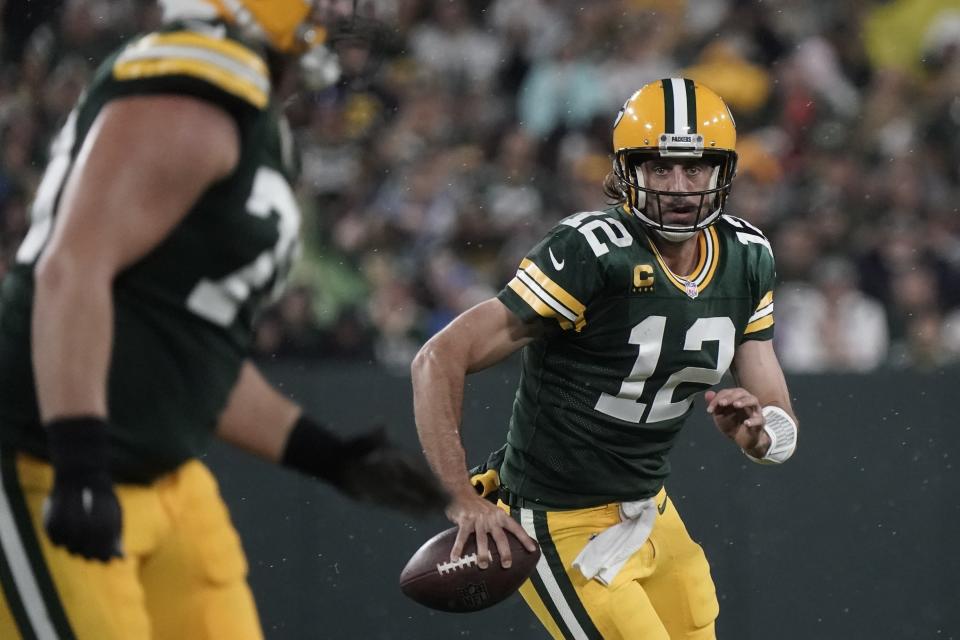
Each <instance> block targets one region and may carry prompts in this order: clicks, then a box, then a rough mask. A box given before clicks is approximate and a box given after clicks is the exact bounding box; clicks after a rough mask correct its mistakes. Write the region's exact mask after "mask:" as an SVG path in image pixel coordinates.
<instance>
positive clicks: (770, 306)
mask: <svg viewBox="0 0 960 640" xmlns="http://www.w3.org/2000/svg"><path fill="white" fill-rule="evenodd" d="M771 313H773V303H772V302H771V303H770V304H768V305H767V306H765V307H764V308H763V309H760V311H757V312H756V313H755V314H753V315H752V316H750V319H749V320H747V324H750V323H751V322H753V321H754V320H759V319H760V318H762V317H764V316H768V315H770V314H771Z"/></svg>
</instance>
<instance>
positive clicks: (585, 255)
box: [497, 223, 602, 332]
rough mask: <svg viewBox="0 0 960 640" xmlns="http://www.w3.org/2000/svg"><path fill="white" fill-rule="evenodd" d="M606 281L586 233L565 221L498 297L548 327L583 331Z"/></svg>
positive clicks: (523, 316) (524, 262)
mask: <svg viewBox="0 0 960 640" xmlns="http://www.w3.org/2000/svg"><path fill="white" fill-rule="evenodd" d="M601 283H602V272H601V265H600V263H599V262H598V260H597V256H596V255H595V254H594V252H593V251H592V250H591V248H590V246H589V244H588V242H587V240H586V238H585V237H584V236H583V234H581V233H580V232H579V231H578V230H577V229H576V228H574V227H571V226H568V225H565V224H563V223H561V224H559V225H557V226H556V227H554V228H553V230H551V231H550V233H548V234H547V236H546V237H545V238H544V239H543V240H541V241H540V242H539V243H538V244H537V245H536V246H535V247H534V248H533V249H532V250H531V251H530V252H529V253H528V254H527V255H526V257H525V258H524V259H523V260H522V261H521V262H520V266H519V268H518V269H517V273H516V275H514V277H513V278H512V279H511V280H510V281H509V282H508V283H507V286H505V287H504V288H503V290H502V291H501V292H500V293H499V294H498V295H497V298H498V299H499V300H500V301H501V302H503V303H504V304H505V305H506V306H507V308H509V309H510V310H511V311H513V313H515V314H516V315H517V316H519V317H520V318H521V319H522V320H523V321H525V322H538V323H541V324H542V325H543V326H544V328H546V329H547V331H548V332H555V331H558V330H559V331H575V332H579V331H581V330H582V329H583V327H584V326H585V325H586V323H587V318H586V310H587V306H588V305H589V303H590V301H591V300H592V299H593V298H594V297H595V294H596V293H597V292H598V291H599V289H600V287H601Z"/></svg>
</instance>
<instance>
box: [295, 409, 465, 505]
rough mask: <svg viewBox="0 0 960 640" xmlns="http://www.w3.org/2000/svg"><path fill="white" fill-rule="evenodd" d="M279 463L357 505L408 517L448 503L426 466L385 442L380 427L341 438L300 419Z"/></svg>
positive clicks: (384, 436) (383, 433) (385, 438)
mask: <svg viewBox="0 0 960 640" xmlns="http://www.w3.org/2000/svg"><path fill="white" fill-rule="evenodd" d="M282 463H283V465H284V466H287V467H290V468H292V469H296V470H298V471H301V472H303V473H307V474H309V475H312V476H315V477H317V478H320V479H322V480H326V481H327V482H329V483H330V484H332V485H333V486H334V487H336V488H337V489H339V490H340V491H342V492H343V493H344V494H345V495H347V496H349V497H350V498H353V499H354V500H357V501H359V502H368V503H371V504H377V505H381V506H384V507H390V508H392V509H398V510H400V511H404V512H407V513H411V514H413V515H418V516H419V515H426V514H428V513H431V512H436V513H442V512H443V509H444V508H445V507H446V506H447V502H448V501H449V498H448V496H447V494H446V493H445V492H444V491H443V489H442V488H441V487H440V484H439V483H438V482H437V480H436V478H434V476H433V474H432V473H431V472H430V469H429V468H428V467H427V465H426V464H425V463H424V462H422V461H421V460H418V459H417V458H415V457H414V456H412V455H410V454H408V453H405V452H404V451H401V450H400V449H398V448H397V447H396V446H394V445H393V444H392V443H390V441H389V440H388V439H387V436H386V433H385V432H384V430H383V429H382V428H378V429H374V430H372V431H370V432H368V433H365V434H363V435H360V436H355V437H352V438H346V439H344V438H340V437H338V436H336V435H334V434H333V433H331V432H330V431H328V430H327V429H326V428H324V427H322V426H321V425H319V424H317V423H315V422H313V421H312V420H310V419H309V418H306V417H301V418H300V420H299V421H297V424H296V425H295V426H294V429H293V431H292V432H291V433H290V437H289V439H288V440H287V444H286V448H285V450H284V453H283V457H282Z"/></svg>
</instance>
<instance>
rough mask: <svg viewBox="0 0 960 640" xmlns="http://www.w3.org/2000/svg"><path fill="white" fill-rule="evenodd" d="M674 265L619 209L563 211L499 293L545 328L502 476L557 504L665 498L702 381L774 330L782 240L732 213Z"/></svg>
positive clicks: (533, 347) (528, 494) (526, 377)
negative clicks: (686, 268)
mask: <svg viewBox="0 0 960 640" xmlns="http://www.w3.org/2000/svg"><path fill="white" fill-rule="evenodd" d="M698 242H699V256H700V257H699V264H698V265H697V266H696V268H695V269H694V272H693V273H692V274H689V275H687V276H685V277H680V276H678V275H676V274H674V273H672V272H671V271H670V270H669V269H668V268H667V266H666V264H665V263H664V261H663V259H662V258H661V256H660V255H659V253H658V251H657V249H656V246H655V245H654V243H653V242H652V241H651V238H650V235H649V233H648V231H647V230H646V228H645V227H644V226H643V225H642V224H641V223H639V222H638V221H637V220H636V218H634V217H633V216H632V215H630V214H629V213H627V212H626V210H625V209H623V208H621V207H616V208H612V209H608V210H606V211H602V212H601V211H593V212H587V213H578V214H576V215H573V216H571V217H569V218H566V219H565V220H563V221H562V222H561V223H560V224H558V225H557V226H556V227H555V228H554V229H553V230H552V231H551V232H550V233H548V234H547V236H546V237H545V238H544V239H543V240H542V241H541V242H540V243H539V244H538V245H537V246H536V247H534V248H533V250H532V251H531V252H530V253H529V254H528V255H527V257H526V258H525V259H524V260H523V262H521V264H520V268H519V269H518V270H517V274H516V276H515V277H514V278H513V279H512V280H511V281H510V282H509V283H508V285H507V286H506V287H505V288H504V289H503V291H502V292H501V293H500V294H499V296H498V297H499V299H500V300H501V301H502V302H503V303H504V304H505V305H506V306H507V307H508V308H509V309H510V310H511V311H513V313H515V314H517V315H518V316H519V317H520V318H521V319H523V320H524V321H526V322H537V323H540V324H542V325H543V327H544V335H543V337H541V338H538V339H537V340H535V341H534V342H532V343H531V344H529V345H528V346H526V347H525V348H524V350H523V354H522V371H521V378H520V385H519V389H518V390H517V395H516V399H515V401H514V405H513V415H512V418H511V421H510V431H509V434H508V437H507V444H508V446H507V451H506V457H505V460H504V464H503V467H502V469H501V480H502V482H503V484H504V486H505V487H506V488H507V489H508V490H510V491H511V492H512V493H513V494H516V495H518V496H520V497H522V498H524V499H525V500H526V501H528V502H533V503H535V504H539V505H541V506H543V507H545V508H552V509H573V508H584V507H590V506H596V505H600V504H606V503H610V502H619V501H627V500H637V499H641V498H646V497H649V496H653V495H655V494H656V493H657V492H658V491H659V489H660V487H661V486H662V485H663V482H664V479H665V478H666V477H667V475H668V474H669V472H670V463H669V460H668V454H669V452H670V449H671V447H672V446H673V443H674V440H675V439H676V436H677V433H678V432H679V431H680V428H681V427H682V426H683V423H684V420H685V419H686V417H687V416H688V415H689V413H690V411H691V410H692V402H693V396H694V394H696V393H697V392H700V391H703V390H704V389H706V388H708V387H710V386H712V385H714V384H716V383H718V382H720V379H721V377H722V376H723V375H724V373H725V372H726V371H727V369H728V368H729V367H730V364H731V362H732V360H733V355H734V351H735V349H736V348H737V345H739V344H741V343H742V342H743V341H745V340H769V339H770V338H772V336H773V292H772V290H773V283H774V263H773V254H772V252H771V249H770V244H769V243H768V242H767V239H766V238H765V237H764V236H763V234H762V233H761V232H760V231H759V230H758V229H756V228H755V227H753V226H751V225H750V224H748V223H747V222H744V221H743V220H740V219H738V218H734V217H732V216H726V215H725V216H723V217H722V218H721V220H720V221H719V222H717V223H716V224H715V225H713V226H712V227H710V228H708V229H706V230H704V231H701V232H700V234H699V236H698Z"/></svg>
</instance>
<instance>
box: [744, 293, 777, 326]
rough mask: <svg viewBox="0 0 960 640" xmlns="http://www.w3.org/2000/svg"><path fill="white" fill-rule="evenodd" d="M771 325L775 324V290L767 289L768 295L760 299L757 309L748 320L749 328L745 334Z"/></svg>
mask: <svg viewBox="0 0 960 640" xmlns="http://www.w3.org/2000/svg"><path fill="white" fill-rule="evenodd" d="M771 326H773V291H767V293H766V295H765V296H763V298H761V299H760V304H758V305H757V310H756V311H755V312H754V313H753V315H752V316H750V319H749V320H747V328H746V329H744V330H743V333H744V335H746V334H748V333H756V332H757V331H763V330H764V329H766V328H767V327H771Z"/></svg>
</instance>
